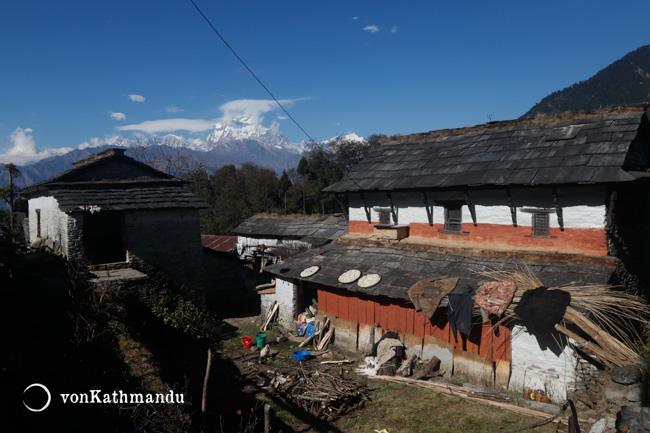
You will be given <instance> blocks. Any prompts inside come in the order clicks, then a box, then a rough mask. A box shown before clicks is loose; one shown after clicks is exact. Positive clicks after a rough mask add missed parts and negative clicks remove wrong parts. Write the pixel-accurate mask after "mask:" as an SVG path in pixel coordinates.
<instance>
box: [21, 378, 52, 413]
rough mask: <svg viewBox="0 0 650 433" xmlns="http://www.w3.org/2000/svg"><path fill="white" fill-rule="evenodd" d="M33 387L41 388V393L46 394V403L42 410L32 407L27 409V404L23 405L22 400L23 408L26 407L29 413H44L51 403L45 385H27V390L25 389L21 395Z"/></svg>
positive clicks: (50, 397) (50, 396)
mask: <svg viewBox="0 0 650 433" xmlns="http://www.w3.org/2000/svg"><path fill="white" fill-rule="evenodd" d="M35 386H36V387H39V388H42V389H43V391H45V393H46V394H47V402H46V403H45V405H44V406H43V407H42V408H40V409H34V408H33V407H29V406H27V403H25V400H23V404H24V405H25V407H26V408H27V409H28V410H30V411H32V412H42V411H44V410H45V409H47V407H48V406H49V405H50V402H51V401H52V395H51V394H50V390H49V389H47V387H46V386H45V385H43V384H41V383H32V384H31V385H29V386H28V387H27V388H25V390H24V391H23V394H25V393H26V392H27V391H28V390H29V389H30V388H33V387H35Z"/></svg>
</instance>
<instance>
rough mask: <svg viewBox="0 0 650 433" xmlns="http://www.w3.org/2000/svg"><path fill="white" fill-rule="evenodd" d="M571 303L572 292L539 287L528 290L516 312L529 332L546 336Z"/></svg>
mask: <svg viewBox="0 0 650 433" xmlns="http://www.w3.org/2000/svg"><path fill="white" fill-rule="evenodd" d="M570 303H571V294H570V293H569V292H565V291H563V290H548V289H547V288H546V287H543V286H542V287H538V288H536V289H533V290H526V291H525V292H524V294H523V295H522V296H521V300H520V301H519V303H518V304H517V306H516V307H515V314H516V315H517V317H519V318H520V319H521V321H522V322H524V325H526V330H527V331H528V333H529V334H532V335H540V336H545V335H549V334H550V333H551V332H553V330H554V329H555V324H556V323H558V322H559V321H560V320H562V318H563V317H564V312H565V311H566V307H567V306H568V305H569V304H570Z"/></svg>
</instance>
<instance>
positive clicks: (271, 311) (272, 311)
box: [262, 301, 280, 331]
mask: <svg viewBox="0 0 650 433" xmlns="http://www.w3.org/2000/svg"><path fill="white" fill-rule="evenodd" d="M279 308H280V304H278V301H275V302H273V306H272V307H271V308H270V309H269V313H268V314H267V315H266V319H265V320H264V324H263V325H262V331H266V330H267V329H268V326H269V325H270V324H271V320H272V319H273V317H274V316H275V313H276V311H278V309H279Z"/></svg>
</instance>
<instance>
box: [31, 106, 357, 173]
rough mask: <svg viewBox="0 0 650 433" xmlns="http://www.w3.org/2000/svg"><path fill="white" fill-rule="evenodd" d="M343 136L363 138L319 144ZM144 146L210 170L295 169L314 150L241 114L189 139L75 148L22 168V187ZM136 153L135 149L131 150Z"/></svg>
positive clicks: (116, 141) (113, 142)
mask: <svg viewBox="0 0 650 433" xmlns="http://www.w3.org/2000/svg"><path fill="white" fill-rule="evenodd" d="M341 139H348V140H355V141H357V140H359V141H360V140H363V138H361V137H359V136H358V135H356V134H347V135H342V136H336V137H333V138H330V139H329V140H324V141H322V142H320V143H319V144H320V145H321V146H323V147H329V146H330V145H332V144H335V143H338V141H340V140H341ZM115 146H119V147H127V148H133V147H135V146H143V147H145V148H151V149H150V151H152V152H155V151H156V148H161V149H162V148H174V149H176V150H178V149H180V150H181V152H182V155H183V156H184V158H185V159H186V161H187V164H188V166H189V167H191V166H194V165H196V164H198V163H201V164H203V166H204V167H205V168H206V169H207V170H208V171H210V172H213V171H215V170H217V169H218V168H220V167H222V166H224V165H227V164H235V165H240V164H244V163H246V162H252V163H254V164H256V165H259V166H261V167H267V168H271V169H273V170H275V171H276V172H278V173H280V172H282V170H285V169H290V168H295V167H296V166H297V165H298V162H299V161H300V158H301V156H302V155H303V153H305V152H308V151H310V150H311V147H312V146H311V144H310V143H308V142H306V141H301V142H299V143H293V142H291V141H290V140H288V139H287V137H285V135H284V134H282V133H281V132H280V131H279V130H278V126H277V124H275V123H274V124H272V125H271V127H270V128H268V127H265V126H263V125H261V124H260V123H259V122H257V123H256V122H254V121H253V120H251V119H250V118H247V117H243V116H242V117H238V118H236V119H233V120H231V121H229V122H219V123H217V124H216V125H215V128H214V130H213V131H212V132H211V133H210V134H209V135H208V136H207V137H206V138H205V139H201V138H186V137H183V136H179V135H174V134H167V135H164V136H159V135H152V136H150V137H147V138H143V139H141V140H134V139H130V138H123V137H114V138H112V139H111V140H110V142H105V143H96V144H93V145H88V146H85V147H80V148H79V149H74V150H72V151H70V152H68V153H66V154H65V155H58V156H53V157H49V158H46V159H43V160H40V161H38V162H35V163H33V164H30V165H25V166H22V167H19V169H20V170H21V172H22V173H23V176H21V177H20V178H19V183H21V185H20V186H25V185H28V184H31V183H34V182H39V181H41V180H44V179H47V178H48V177H51V176H53V175H55V174H57V173H61V172H63V171H65V170H67V169H69V168H71V167H72V163H73V162H75V161H78V160H81V159H84V158H87V157H88V156H89V155H90V154H93V153H97V152H100V151H102V150H105V149H107V148H108V147H115ZM127 154H129V155H130V156H134V155H133V153H132V151H131V150H129V151H128V152H127Z"/></svg>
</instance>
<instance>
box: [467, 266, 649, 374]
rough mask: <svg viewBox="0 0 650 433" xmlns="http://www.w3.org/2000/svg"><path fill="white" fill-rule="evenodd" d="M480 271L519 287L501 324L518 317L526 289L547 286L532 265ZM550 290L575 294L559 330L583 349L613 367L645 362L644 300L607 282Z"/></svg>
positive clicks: (646, 317) (646, 315) (488, 276)
mask: <svg viewBox="0 0 650 433" xmlns="http://www.w3.org/2000/svg"><path fill="white" fill-rule="evenodd" d="M478 274H479V275H482V276H484V277H486V278H490V279H493V280H496V281H512V282H514V283H515V285H516V286H517V290H516V292H515V295H514V297H513V300H512V303H511V304H510V305H509V306H508V308H507V310H506V312H505V313H504V315H503V318H502V319H501V320H500V321H499V324H502V323H508V322H511V321H512V320H514V319H516V318H517V316H516V314H515V311H514V309H515V307H516V306H517V304H518V303H519V301H520V300H521V296H522V295H523V293H524V292H525V291H526V290H532V289H535V288H537V287H540V286H543V285H544V284H543V283H542V282H541V281H540V280H539V278H537V276H536V275H535V274H533V272H532V271H531V270H530V269H528V268H524V269H523V270H522V269H516V270H514V271H503V270H493V269H486V270H483V271H481V272H478ZM549 290H564V291H566V292H569V293H570V294H571V304H570V306H568V307H567V309H566V312H565V313H564V319H563V320H562V321H561V322H560V323H558V324H557V325H555V329H556V330H557V331H558V332H560V333H561V334H563V335H565V336H566V337H569V338H571V339H572V340H574V341H575V342H577V343H578V344H579V348H580V350H582V351H584V352H586V353H588V354H590V355H595V356H596V357H598V358H599V359H600V360H601V361H602V362H603V363H604V364H605V365H606V366H608V367H610V368H611V367H613V366H617V365H618V366H624V365H631V364H637V363H639V362H641V357H640V356H639V354H638V353H637V348H638V344H639V342H640V341H641V337H640V335H639V333H638V328H639V325H642V326H643V325H647V324H648V323H649V319H650V308H649V307H648V304H647V303H645V302H644V301H643V300H642V299H640V298H638V297H637V296H634V295H631V294H629V293H625V292H623V291H620V290H616V287H613V286H607V285H588V286H576V285H566V286H559V287H549ZM568 324H573V325H575V326H576V327H577V328H578V330H576V331H578V332H574V331H572V330H571V329H569V328H568V326H569V325H568ZM574 329H575V328H574Z"/></svg>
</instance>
